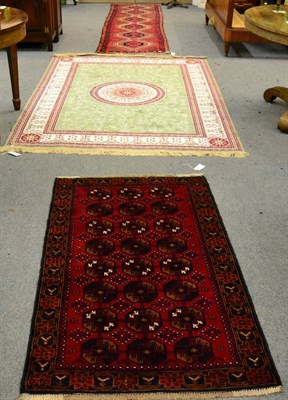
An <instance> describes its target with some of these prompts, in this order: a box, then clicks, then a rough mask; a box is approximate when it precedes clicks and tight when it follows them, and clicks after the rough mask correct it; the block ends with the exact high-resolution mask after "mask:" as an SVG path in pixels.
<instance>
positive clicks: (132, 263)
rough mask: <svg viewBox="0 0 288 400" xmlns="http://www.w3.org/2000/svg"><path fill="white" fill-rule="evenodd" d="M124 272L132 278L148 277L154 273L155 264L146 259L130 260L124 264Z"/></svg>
mask: <svg viewBox="0 0 288 400" xmlns="http://www.w3.org/2000/svg"><path fill="white" fill-rule="evenodd" d="M122 268H123V271H124V272H125V274H127V275H131V276H139V277H141V276H148V275H150V274H151V273H152V272H153V271H154V268H153V264H152V263H151V261H149V260H146V259H145V258H130V259H129V260H127V261H125V262H124V263H123V264H122Z"/></svg>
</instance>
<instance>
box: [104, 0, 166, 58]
mask: <svg viewBox="0 0 288 400" xmlns="http://www.w3.org/2000/svg"><path fill="white" fill-rule="evenodd" d="M96 52H97V53H166V52H169V47H168V43H167V39H166V36H165V32H164V28H163V15H162V10H161V6H159V5H157V4H112V5H111V8H110V12H109V14H108V17H107V18H106V21H105V24H104V27H103V30H102V34H101V39H100V43H99V45H98V47H97V49H96Z"/></svg>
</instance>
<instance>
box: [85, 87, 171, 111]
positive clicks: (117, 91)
mask: <svg viewBox="0 0 288 400" xmlns="http://www.w3.org/2000/svg"><path fill="white" fill-rule="evenodd" d="M90 95H91V96H92V97H93V98H94V99H96V100H98V101H101V102H102V103H108V104H113V105H118V106H139V105H144V104H149V103H154V102H155V101H158V100H160V99H162V98H163V97H164V95H165V92H164V90H163V89H161V88H160V87H158V86H156V85H152V84H150V83H141V82H132V81H121V82H111V83H104V84H101V85H97V86H95V87H93V88H92V89H91V90H90Z"/></svg>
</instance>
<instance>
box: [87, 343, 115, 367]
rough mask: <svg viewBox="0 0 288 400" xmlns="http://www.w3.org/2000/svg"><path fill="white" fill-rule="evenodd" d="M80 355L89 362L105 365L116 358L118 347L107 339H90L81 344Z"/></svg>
mask: <svg viewBox="0 0 288 400" xmlns="http://www.w3.org/2000/svg"><path fill="white" fill-rule="evenodd" d="M81 356H82V357H83V358H84V360H85V361H87V362H89V363H90V364H98V365H101V366H103V365H104V366H105V365H107V364H111V363H113V362H114V361H116V360H117V359H118V357H119V354H118V347H117V345H116V344H115V343H113V342H112V341H111V340H108V339H90V340H87V342H84V343H83V344H82V345H81Z"/></svg>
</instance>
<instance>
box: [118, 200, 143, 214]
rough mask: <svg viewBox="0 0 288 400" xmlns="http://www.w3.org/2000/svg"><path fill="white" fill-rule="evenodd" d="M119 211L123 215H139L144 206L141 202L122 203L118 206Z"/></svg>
mask: <svg viewBox="0 0 288 400" xmlns="http://www.w3.org/2000/svg"><path fill="white" fill-rule="evenodd" d="M119 211H120V213H121V214H124V215H141V214H143V213H144V212H145V206H144V204H142V203H135V202H134V203H130V202H128V203H123V204H120V206H119Z"/></svg>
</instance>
